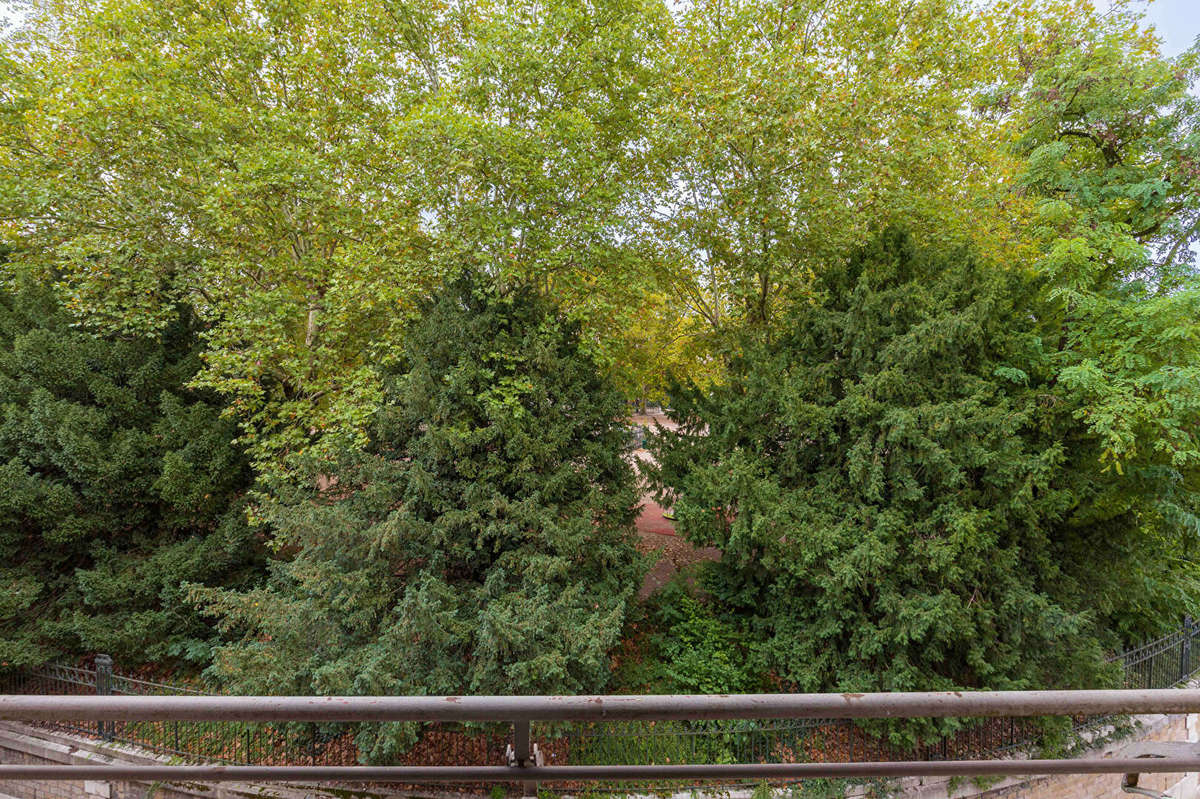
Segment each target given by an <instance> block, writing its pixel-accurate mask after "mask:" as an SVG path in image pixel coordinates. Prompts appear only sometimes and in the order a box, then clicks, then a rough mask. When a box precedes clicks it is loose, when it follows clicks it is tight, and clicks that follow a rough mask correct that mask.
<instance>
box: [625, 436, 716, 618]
mask: <svg viewBox="0 0 1200 799" xmlns="http://www.w3.org/2000/svg"><path fill="white" fill-rule="evenodd" d="M630 421H631V422H632V423H633V424H640V425H643V426H646V427H653V426H654V425H655V424H658V425H661V426H662V427H664V428H666V429H668V430H673V429H675V426H676V425H675V423H674V422H672V421H671V420H670V419H668V418H666V416H664V415H663V414H662V413H653V414H638V415H636V416H634V417H633V418H632V419H631V420H630ZM632 456H633V458H634V459H635V460H636V461H652V460H653V458H652V457H651V455H650V453H649V452H647V451H646V450H644V449H637V450H634V451H633V453H632ZM663 510H664V509H663V507H662V506H661V505H659V504H658V503H657V502H655V501H654V497H652V496H650V495H649V494H645V495H644V496H643V497H642V513H641V515H640V516H638V519H637V531H638V538H639V542H638V549H640V550H641V551H642V552H650V553H658V560H657V561H656V562H655V564H654V566H653V567H652V568H651V569H650V571H649V572H648V573H647V574H646V579H645V580H643V581H642V587H641V589H640V590H638V599H640V600H644V599H646V598H647V597H648V596H650V595H651V594H653V593H654V592H655V591H657V590H658V589H660V588H662V587H663V586H664V585H666V584H667V582H668V581H669V580H670V579H671V578H672V577H673V576H674V575H675V574H676V573H677V572H678V571H679V570H680V569H682V568H684V567H685V566H690V565H691V564H693V563H699V562H700V561H704V560H717V559H718V558H720V557H721V551H720V550H719V549H717V548H716V547H696V546H693V545H692V544H691V543H689V542H688V541H685V540H684V539H683V538H680V537H679V536H678V535H676V533H675V524H674V522H672V521H671V520H670V519H667V518H665V517H664V516H663Z"/></svg>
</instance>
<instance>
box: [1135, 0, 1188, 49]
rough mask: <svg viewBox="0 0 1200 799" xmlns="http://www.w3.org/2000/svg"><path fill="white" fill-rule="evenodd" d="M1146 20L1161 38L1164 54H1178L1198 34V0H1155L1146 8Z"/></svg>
mask: <svg viewBox="0 0 1200 799" xmlns="http://www.w3.org/2000/svg"><path fill="white" fill-rule="evenodd" d="M1146 21H1147V22H1150V23H1151V24H1153V25H1154V27H1155V28H1156V29H1157V30H1158V35H1159V36H1161V37H1162V39H1163V54H1164V55H1171V56H1173V55H1179V54H1180V53H1181V52H1183V51H1184V50H1186V49H1187V48H1189V47H1191V46H1192V43H1193V42H1194V41H1195V40H1196V37H1197V36H1200V0H1155V2H1152V3H1150V4H1149V6H1147V8H1146Z"/></svg>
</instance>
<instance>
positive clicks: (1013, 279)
mask: <svg viewBox="0 0 1200 799" xmlns="http://www.w3.org/2000/svg"><path fill="white" fill-rule="evenodd" d="M816 289H817V291H816V298H815V299H814V301H813V302H811V303H807V304H802V305H800V306H799V307H797V308H796V309H795V310H794V311H793V312H792V314H791V316H790V317H789V319H788V323H787V325H786V329H785V330H784V331H783V332H781V333H780V334H779V335H778V336H777V337H776V338H775V339H774V340H772V341H771V342H769V343H767V344H764V343H761V342H759V343H747V344H746V345H745V346H744V349H743V350H742V352H741V354H740V355H738V356H737V357H736V358H734V359H733V360H732V367H731V374H730V377H729V379H728V380H727V381H726V382H725V383H724V384H722V385H718V386H716V387H714V388H712V389H710V390H706V391H701V390H698V389H695V388H692V389H685V388H680V389H679V390H678V391H677V392H676V395H675V396H674V397H673V406H674V412H675V415H676V417H677V419H678V421H680V423H681V425H682V426H681V428H680V431H679V433H678V434H670V433H664V434H662V435H659V436H658V437H656V438H655V440H654V441H653V442H652V444H651V446H652V448H653V449H655V450H656V452H657V455H658V458H659V461H660V463H661V466H660V468H659V470H658V472H657V473H656V474H655V475H654V476H655V479H656V480H657V481H658V485H659V489H660V490H661V491H662V492H664V493H665V494H667V495H669V496H671V497H672V498H674V499H675V500H676V505H675V508H676V515H677V519H678V525H679V530H680V531H681V533H682V534H683V535H685V536H686V537H687V538H688V539H690V540H691V541H693V542H695V543H697V544H715V545H716V546H718V547H719V548H720V549H721V550H722V557H721V560H720V562H719V563H716V564H713V565H712V567H711V569H710V570H709V572H708V573H707V574H706V576H705V581H704V586H705V588H706V589H707V591H708V592H709V596H710V598H711V600H712V604H713V606H714V608H716V609H717V610H718V612H719V611H721V610H722V609H724V610H727V611H728V613H727V614H725V615H726V617H727V618H732V619H733V620H735V621H736V623H737V624H739V625H740V626H741V628H742V629H743V631H744V632H745V635H746V641H747V642H748V645H749V649H751V650H752V652H753V653H754V655H755V657H756V658H757V663H758V667H759V669H760V671H761V672H763V673H766V674H769V675H770V676H771V677H772V678H774V679H775V680H776V681H777V684H781V685H783V686H785V687H791V688H795V689H799V690H810V691H817V690H831V689H837V690H853V691H869V690H893V691H899V690H938V689H951V688H961V687H967V688H984V687H986V688H993V689H1028V688H1044V687H1050V686H1058V687H1081V686H1095V685H1097V684H1102V683H1103V682H1104V681H1105V680H1106V679H1109V678H1110V677H1111V669H1110V668H1109V667H1106V666H1105V664H1104V652H1105V648H1106V647H1108V646H1112V645H1114V644H1115V643H1116V635H1115V634H1114V633H1113V632H1112V631H1113V630H1122V631H1135V632H1136V631H1149V630H1153V629H1155V628H1156V627H1161V626H1163V625H1173V624H1175V623H1177V621H1178V617H1179V614H1181V613H1182V612H1184V610H1185V609H1186V608H1187V607H1194V606H1195V602H1196V579H1195V576H1196V566H1195V562H1194V561H1193V560H1188V559H1186V558H1183V557H1180V556H1181V555H1182V553H1183V552H1184V551H1185V549H1186V543H1185V539H1186V538H1187V534H1186V532H1185V531H1183V530H1182V529H1180V528H1174V527H1172V526H1171V525H1170V524H1167V523H1166V517H1165V515H1164V514H1165V513H1166V511H1167V509H1168V508H1169V503H1165V502H1164V498H1167V497H1170V498H1171V501H1172V502H1176V501H1178V500H1179V499H1180V497H1181V496H1185V497H1190V499H1189V500H1187V501H1188V502H1190V503H1191V506H1192V507H1195V501H1194V498H1195V496H1196V494H1195V493H1194V492H1195V491H1196V489H1197V487H1198V480H1197V477H1198V474H1197V469H1196V467H1195V465H1192V464H1189V462H1188V461H1187V460H1176V461H1175V462H1174V463H1173V462H1172V453H1171V452H1163V451H1159V450H1157V448H1155V447H1149V446H1147V447H1143V448H1142V449H1141V450H1140V452H1141V460H1140V461H1136V462H1132V461H1131V462H1130V463H1128V464H1127V466H1126V469H1125V470H1124V471H1123V472H1120V473H1119V472H1118V471H1117V470H1115V469H1112V468H1105V465H1104V464H1103V463H1102V462H1101V460H1100V458H1101V455H1102V453H1103V451H1104V449H1105V447H1106V446H1107V443H1106V440H1105V438H1104V436H1103V435H1102V434H1101V433H1098V432H1095V431H1093V430H1092V429H1091V428H1090V427H1089V426H1088V420H1089V418H1090V417H1089V413H1090V411H1091V410H1092V408H1091V407H1090V406H1089V404H1088V403H1089V395H1088V394H1086V393H1085V392H1079V391H1076V390H1075V389H1074V388H1072V387H1071V386H1068V385H1065V384H1064V383H1063V382H1061V381H1059V380H1058V379H1057V377H1056V375H1057V372H1056V365H1057V363H1058V361H1057V359H1056V357H1055V355H1056V354H1055V352H1054V346H1055V342H1056V341H1057V339H1058V335H1057V333H1056V331H1053V330H1047V329H1044V325H1043V320H1042V319H1041V318H1040V316H1039V315H1040V314H1041V309H1042V308H1043V307H1044V303H1043V300H1042V299H1041V298H1042V297H1044V296H1046V294H1047V289H1046V286H1044V285H1042V283H1041V282H1039V281H1038V280H1035V279H1031V278H1030V277H1028V276H1027V275H1023V274H1020V273H1018V272H1016V271H1006V270H1000V269H996V268H992V267H988V266H987V265H985V264H982V263H978V262H976V261H975V259H973V258H972V257H971V256H970V255H969V254H967V253H961V252H955V253H939V252H937V251H929V250H922V249H919V248H917V247H915V246H914V245H913V244H912V242H911V241H910V240H909V239H908V238H907V237H905V236H903V235H900V234H897V233H889V234H887V235H884V236H882V237H880V238H879V239H878V240H877V241H876V242H875V243H873V244H872V245H870V246H868V247H866V248H864V249H863V250H862V251H860V252H858V253H857V254H855V255H854V257H852V258H849V259H848V260H847V262H846V263H845V264H844V265H841V266H830V267H829V269H828V270H827V271H825V272H823V273H822V274H821V275H820V276H819V278H818V279H817V286H816ZM1049 318H1053V317H1049ZM1144 346H1146V347H1150V348H1157V349H1158V351H1159V354H1160V355H1163V356H1164V357H1165V358H1166V359H1167V360H1170V359H1171V358H1172V357H1174V354H1173V353H1174V351H1173V350H1171V349H1170V346H1169V345H1167V344H1165V343H1163V342H1150V341H1148V342H1145V343H1144ZM1181 357H1185V358H1187V357H1191V356H1190V355H1188V354H1187V353H1183V354H1182V356H1181ZM1181 412H1183V413H1185V415H1187V414H1189V413H1190V411H1188V410H1187V408H1186V406H1183V407H1182V410H1181ZM1177 421H1178V422H1179V424H1180V426H1181V427H1182V428H1183V429H1189V427H1188V425H1190V429H1191V430H1192V431H1193V432H1192V433H1191V434H1190V435H1191V436H1192V444H1193V450H1194V449H1195V447H1194V443H1195V431H1196V430H1197V429H1198V428H1197V425H1196V421H1197V420H1196V419H1195V418H1192V417H1189V418H1186V419H1181V420H1177Z"/></svg>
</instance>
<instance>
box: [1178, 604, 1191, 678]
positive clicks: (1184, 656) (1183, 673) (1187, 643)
mask: <svg viewBox="0 0 1200 799" xmlns="http://www.w3.org/2000/svg"><path fill="white" fill-rule="evenodd" d="M1191 674H1192V617H1191V616H1184V617H1183V646H1181V647H1180V648H1179V681H1180V682H1182V681H1183V680H1186V679H1187V678H1188V677H1190V676H1191Z"/></svg>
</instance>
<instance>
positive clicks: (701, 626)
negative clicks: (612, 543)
mask: <svg viewBox="0 0 1200 799" xmlns="http://www.w3.org/2000/svg"><path fill="white" fill-rule="evenodd" d="M641 612H642V614H643V615H642V616H641V617H640V618H639V619H638V621H637V622H636V623H635V624H634V625H632V626H634V627H635V628H640V632H641V633H643V638H641V639H638V640H640V641H641V642H642V647H641V650H640V651H637V652H636V654H635V655H634V656H632V657H630V658H627V659H624V660H623V661H622V663H621V667H620V669H619V671H618V672H617V675H616V679H617V680H618V683H619V684H618V686H617V688H618V690H621V691H628V692H631V693H655V694H722V693H741V692H747V691H754V690H756V689H760V688H762V687H763V686H762V685H761V684H760V680H759V679H758V675H757V674H755V673H754V671H753V670H752V665H751V663H752V658H750V657H749V655H748V652H747V647H746V646H745V642H744V641H743V639H742V636H741V633H740V630H739V629H738V628H737V627H736V626H734V625H732V624H730V623H729V622H728V620H726V619H725V618H724V617H723V616H722V614H721V613H720V612H719V610H717V609H714V608H713V607H712V606H711V604H710V603H708V602H706V601H704V600H703V599H702V598H700V597H697V596H696V595H695V593H694V592H693V591H691V590H690V589H689V588H688V587H687V584H686V582H684V581H683V580H679V579H676V580H674V581H672V582H670V583H668V584H667V585H666V586H664V587H663V588H662V589H660V590H659V591H657V592H656V593H655V594H653V595H652V596H651V598H650V600H649V602H648V603H647V605H646V606H645V607H643V608H642V611H641Z"/></svg>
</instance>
